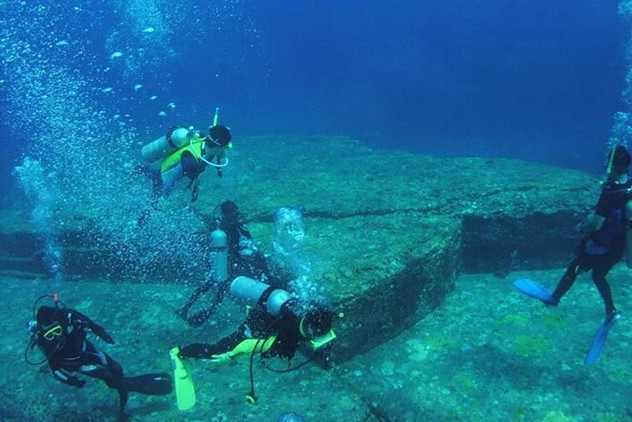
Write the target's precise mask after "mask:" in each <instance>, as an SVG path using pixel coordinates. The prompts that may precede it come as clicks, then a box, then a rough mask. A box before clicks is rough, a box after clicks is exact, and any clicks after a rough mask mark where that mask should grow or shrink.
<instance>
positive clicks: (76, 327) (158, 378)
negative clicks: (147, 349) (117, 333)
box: [25, 295, 173, 421]
mask: <svg viewBox="0 0 632 422" xmlns="http://www.w3.org/2000/svg"><path fill="white" fill-rule="evenodd" d="M50 297H51V296H48V295H45V296H41V297H40V298H38V299H37V300H36V301H35V304H34V305H33V314H34V319H33V320H32V321H31V322H30V323H29V328H30V330H31V340H30V342H29V345H28V346H27V348H26V351H25V359H26V361H27V362H28V363H30V364H33V365H40V364H42V363H44V362H46V363H48V366H49V368H50V370H51V372H52V373H53V376H54V377H55V379H57V380H58V381H60V382H62V383H64V384H68V385H71V386H73V387H77V388H82V387H83V386H84V384H85V383H86V381H85V380H84V379H82V378H80V377H77V376H76V375H75V373H79V374H83V375H86V376H88V377H92V378H98V379H100V380H102V381H103V382H104V383H105V384H106V385H107V386H108V387H110V388H112V389H115V390H117V392H118V394H119V413H118V420H119V421H125V420H127V419H128V415H127V414H126V413H125V405H126V404H127V399H128V396H129V393H130V392H137V393H141V394H148V395H165V394H170V393H171V391H172V389H173V382H172V380H171V376H170V375H169V374H168V373H156V374H146V375H141V376H135V377H128V376H125V374H124V372H123V367H122V366H121V365H120V364H119V363H118V362H117V361H115V360H114V359H112V358H111V357H110V356H109V355H108V354H107V353H105V352H103V351H101V350H99V349H98V348H97V347H96V346H95V345H94V344H93V343H92V342H91V341H90V340H88V338H87V337H88V333H92V334H94V335H96V336H98V337H100V338H101V339H103V340H104V341H105V342H106V343H109V344H114V339H113V338H112V336H110V334H108V332H107V331H106V330H105V328H103V327H102V326H101V325H99V324H97V323H95V322H94V321H92V320H91V319H90V318H89V317H88V316H86V315H84V314H83V313H81V312H79V311H77V310H75V309H71V308H67V307H66V306H65V305H64V304H63V303H62V302H60V301H59V298H58V297H57V295H54V296H52V298H53V301H54V306H48V305H41V306H39V305H40V303H41V302H42V300H44V299H46V298H50ZM38 306H39V308H37V307H38ZM36 308H37V310H36ZM35 347H38V348H39V350H40V351H41V352H42V354H43V355H44V358H43V359H42V360H41V361H39V362H34V361H32V360H30V359H29V352H30V351H31V350H33V349H34V348H35Z"/></svg>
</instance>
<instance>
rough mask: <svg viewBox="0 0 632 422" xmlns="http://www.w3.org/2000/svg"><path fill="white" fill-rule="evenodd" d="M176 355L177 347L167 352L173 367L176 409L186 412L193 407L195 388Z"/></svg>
mask: <svg viewBox="0 0 632 422" xmlns="http://www.w3.org/2000/svg"><path fill="white" fill-rule="evenodd" d="M178 353H180V348H179V347H174V348H173V349H171V350H170V351H169V355H170V356H171V363H172V365H173V380H174V382H175V388H176V399H177V401H178V409H180V410H187V409H190V408H192V407H193V406H195V387H194V386H193V379H192V378H191V374H190V373H189V371H187V368H186V367H185V366H184V363H183V362H182V360H181V359H180V358H179V357H178Z"/></svg>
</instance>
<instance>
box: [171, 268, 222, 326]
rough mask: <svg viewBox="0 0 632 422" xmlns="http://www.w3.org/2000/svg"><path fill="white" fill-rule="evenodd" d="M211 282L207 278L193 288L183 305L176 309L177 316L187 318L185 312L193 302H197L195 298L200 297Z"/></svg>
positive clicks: (211, 284) (207, 289) (186, 312)
mask: <svg viewBox="0 0 632 422" xmlns="http://www.w3.org/2000/svg"><path fill="white" fill-rule="evenodd" d="M213 284H214V283H213V280H212V279H210V278H209V279H207V280H206V281H204V283H202V284H200V285H199V286H198V287H196V288H195V290H193V293H191V296H189V298H188V299H187V301H186V303H185V304H184V306H182V307H181V308H180V309H178V310H177V311H176V314H178V316H179V317H180V318H182V319H187V314H188V313H189V309H191V307H192V306H193V304H194V303H195V302H197V300H198V299H199V298H200V297H202V295H203V294H204V293H206V292H208V291H209V289H210V288H211V286H213Z"/></svg>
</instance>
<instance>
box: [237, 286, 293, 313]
mask: <svg viewBox="0 0 632 422" xmlns="http://www.w3.org/2000/svg"><path fill="white" fill-rule="evenodd" d="M269 288H270V285H269V284H266V283H262V282H261V281H258V280H255V279H252V278H249V277H244V276H239V277H237V278H235V279H234V280H233V282H232V283H231V284H230V293H231V294H232V295H233V296H235V297H236V298H238V299H240V300H242V301H244V302H246V304H247V305H250V306H255V305H257V303H259V299H261V295H263V293H264V292H265V291H267V290H268V289H269ZM291 298H292V296H291V295H290V293H289V292H288V291H286V290H281V289H275V290H273V291H272V293H270V296H268V300H267V301H266V311H267V312H268V313H269V314H270V315H272V316H275V317H277V316H279V315H281V307H282V306H283V305H284V304H285V303H286V302H287V301H288V300H290V299H291Z"/></svg>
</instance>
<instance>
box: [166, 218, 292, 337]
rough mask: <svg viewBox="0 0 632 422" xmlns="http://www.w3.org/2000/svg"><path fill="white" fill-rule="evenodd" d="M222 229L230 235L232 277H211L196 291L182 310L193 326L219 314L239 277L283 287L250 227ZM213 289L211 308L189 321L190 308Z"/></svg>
mask: <svg viewBox="0 0 632 422" xmlns="http://www.w3.org/2000/svg"><path fill="white" fill-rule="evenodd" d="M217 227H218V226H217V224H214V225H213V226H212V227H211V231H212V230H215V229H216V228H217ZM219 228H220V229H221V230H223V231H224V232H225V233H226V240H227V245H228V278H227V279H226V280H225V281H222V282H219V283H218V282H216V281H215V280H213V279H212V278H211V277H209V278H207V279H206V280H205V281H204V282H203V283H202V284H201V285H200V286H198V287H197V288H196V289H195V290H194V291H193V293H192V294H191V296H190V297H189V299H187V302H186V303H185V304H184V306H183V307H182V308H180V309H179V310H178V312H177V313H178V315H180V316H181V317H182V318H185V319H186V320H187V322H188V323H189V324H190V325H192V326H193V327H199V326H200V325H202V323H204V321H206V320H207V319H208V318H209V317H210V316H211V315H212V314H213V312H215V309H216V308H217V307H218V306H219V304H220V303H221V301H222V300H223V299H224V296H225V294H226V292H227V291H228V288H229V286H230V282H231V281H232V280H233V279H234V278H235V277H238V276H246V277H250V278H255V279H257V280H264V281H265V282H266V283H269V284H273V285H275V286H279V284H280V283H279V282H278V280H277V279H276V277H275V276H273V275H272V274H271V271H270V269H269V267H268V263H267V261H266V258H265V256H264V255H263V253H262V252H261V251H259V250H258V249H257V247H256V246H255V244H254V241H253V239H252V234H251V233H250V231H249V230H248V228H246V226H244V225H243V224H241V223H237V224H220V226H219ZM211 288H215V289H216V291H215V296H214V298H213V301H212V303H211V305H210V306H209V307H208V308H206V309H203V310H201V311H198V312H196V313H195V314H193V315H192V316H191V317H188V318H187V314H188V311H189V309H190V308H191V307H192V306H193V305H194V304H195V302H196V301H197V300H198V299H200V297H202V295H204V294H205V293H206V292H207V291H209V290H210V289H211Z"/></svg>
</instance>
